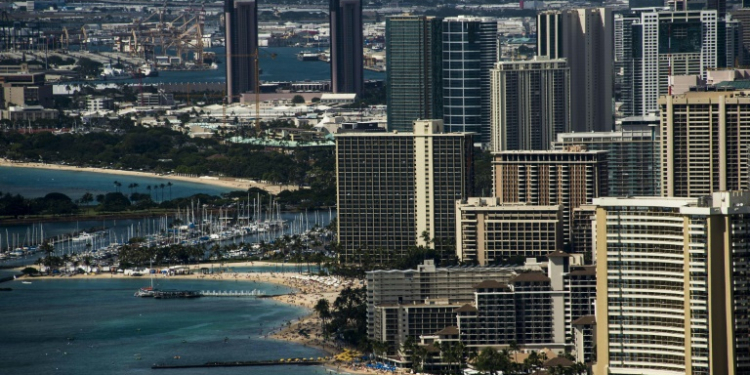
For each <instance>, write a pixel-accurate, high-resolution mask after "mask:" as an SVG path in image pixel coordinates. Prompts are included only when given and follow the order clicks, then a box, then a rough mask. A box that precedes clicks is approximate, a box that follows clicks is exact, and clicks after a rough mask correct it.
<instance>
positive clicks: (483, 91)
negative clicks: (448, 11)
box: [443, 16, 497, 144]
mask: <svg viewBox="0 0 750 375" xmlns="http://www.w3.org/2000/svg"><path fill="white" fill-rule="evenodd" d="M496 57H497V20H496V19H495V18H486V17H466V16H458V17H449V18H446V19H444V20H443V121H444V122H445V131H447V132H470V133H476V134H477V136H476V137H475V141H476V142H481V143H483V144H489V143H490V69H492V67H493V66H494V65H495V59H496Z"/></svg>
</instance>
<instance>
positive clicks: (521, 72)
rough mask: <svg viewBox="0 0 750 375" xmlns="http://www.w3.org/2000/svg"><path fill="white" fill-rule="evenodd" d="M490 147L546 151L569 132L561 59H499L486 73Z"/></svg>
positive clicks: (565, 67)
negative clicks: (489, 101) (489, 102)
mask: <svg viewBox="0 0 750 375" xmlns="http://www.w3.org/2000/svg"><path fill="white" fill-rule="evenodd" d="M490 80H491V83H490V86H491V101H492V103H491V108H492V110H491V112H492V114H491V119H490V122H491V127H490V133H491V140H490V143H491V149H492V151H494V152H498V151H508V150H548V149H549V148H550V144H551V143H552V141H554V140H555V136H556V135H557V134H559V133H564V132H567V131H570V111H571V109H570V69H568V64H567V62H566V61H565V59H547V58H544V57H542V58H539V57H536V58H534V60H530V61H503V62H498V63H496V64H495V68H494V69H492V71H491V72H490Z"/></svg>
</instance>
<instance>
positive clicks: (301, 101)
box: [292, 95, 305, 104]
mask: <svg viewBox="0 0 750 375" xmlns="http://www.w3.org/2000/svg"><path fill="white" fill-rule="evenodd" d="M292 104H305V98H304V97H303V96H302V95H295V96H294V97H292Z"/></svg>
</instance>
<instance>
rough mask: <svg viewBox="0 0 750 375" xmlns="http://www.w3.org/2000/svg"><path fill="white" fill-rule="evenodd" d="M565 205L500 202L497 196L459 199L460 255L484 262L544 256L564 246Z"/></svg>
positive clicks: (478, 262)
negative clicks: (563, 219) (563, 218)
mask: <svg viewBox="0 0 750 375" xmlns="http://www.w3.org/2000/svg"><path fill="white" fill-rule="evenodd" d="M562 217H563V213H562V206H560V205H555V206H534V205H530V204H524V203H506V204H501V203H499V199H498V198H495V197H486V198H469V199H467V200H465V201H457V202H456V256H458V259H459V260H460V261H462V262H476V263H477V264H479V265H480V266H486V265H491V264H496V263H498V262H507V261H508V260H509V259H511V258H518V257H523V258H529V257H542V256H546V255H547V254H549V253H553V252H555V251H557V250H562V248H563V227H562Z"/></svg>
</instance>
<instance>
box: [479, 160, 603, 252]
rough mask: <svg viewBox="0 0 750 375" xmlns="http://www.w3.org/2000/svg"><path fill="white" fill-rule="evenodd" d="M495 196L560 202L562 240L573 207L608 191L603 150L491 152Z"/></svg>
mask: <svg viewBox="0 0 750 375" xmlns="http://www.w3.org/2000/svg"><path fill="white" fill-rule="evenodd" d="M494 158H495V159H494V161H493V162H492V165H493V176H494V178H495V196H496V197H497V198H499V201H500V203H514V202H520V203H526V204H531V205H540V206H550V205H561V206H562V210H563V233H564V237H563V238H564V241H565V244H568V243H569V242H570V233H571V229H570V223H571V222H572V219H573V210H575V209H576V208H578V207H580V206H581V205H584V204H590V203H591V201H592V199H594V198H598V197H601V196H605V194H606V193H607V191H608V188H607V180H608V173H609V172H608V163H607V152H606V151H585V150H583V149H581V148H580V147H573V148H570V149H568V150H564V151H505V152H498V153H495V154H494Z"/></svg>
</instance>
